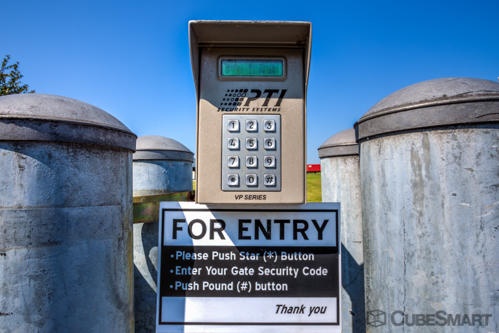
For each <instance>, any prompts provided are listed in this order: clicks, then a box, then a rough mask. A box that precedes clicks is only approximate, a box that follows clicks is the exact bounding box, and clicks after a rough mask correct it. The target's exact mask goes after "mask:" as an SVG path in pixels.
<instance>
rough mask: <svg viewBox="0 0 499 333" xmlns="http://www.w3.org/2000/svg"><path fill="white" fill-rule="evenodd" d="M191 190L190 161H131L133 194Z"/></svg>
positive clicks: (141, 194)
mask: <svg viewBox="0 0 499 333" xmlns="http://www.w3.org/2000/svg"><path fill="white" fill-rule="evenodd" d="M191 190H192V162H185V161H165V160H140V161H134V162H133V195H134V196H143V195H156V194H164V193H173V192H186V191H191Z"/></svg>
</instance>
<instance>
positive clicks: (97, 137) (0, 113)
mask: <svg viewBox="0 0 499 333" xmlns="http://www.w3.org/2000/svg"><path fill="white" fill-rule="evenodd" d="M136 139H137V136H136V135H135V134H133V133H132V132H131V131H130V130H129V129H128V128H127V127H126V126H125V125H123V123H121V122H120V121H119V120H118V119H116V118H115V117H113V116H112V115H110V114H109V113H107V112H105V111H103V110H101V109H99V108H97V107H95V106H92V105H90V104H87V103H84V102H81V101H78V100H75V99H72V98H68V97H62V96H55V95H44V94H16V95H7V96H2V97H0V141H43V142H64V143H78V144H89V145H97V146H102V147H107V148H119V149H126V150H131V151H134V150H135V141H136Z"/></svg>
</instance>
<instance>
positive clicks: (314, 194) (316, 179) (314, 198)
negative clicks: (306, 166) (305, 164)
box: [307, 172, 322, 202]
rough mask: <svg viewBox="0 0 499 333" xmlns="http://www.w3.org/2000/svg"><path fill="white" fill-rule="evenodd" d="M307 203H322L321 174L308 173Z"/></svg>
mask: <svg viewBox="0 0 499 333" xmlns="http://www.w3.org/2000/svg"><path fill="white" fill-rule="evenodd" d="M307 202H322V192H321V173H320V172H317V173H312V172H307Z"/></svg>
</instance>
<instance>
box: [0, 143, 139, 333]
mask: <svg viewBox="0 0 499 333" xmlns="http://www.w3.org/2000/svg"><path fill="white" fill-rule="evenodd" d="M131 166H132V154H131V151H130V150H110V149H102V147H98V146H89V145H80V144H75V143H46V142H27V141H24V142H0V170H1V173H0V313H1V314H2V315H1V316H0V328H1V329H0V330H1V331H2V332H132V331H133V320H134V319H133V318H134V315H133V275H132V267H133V266H132V251H131V250H132V184H131V179H132V168H131Z"/></svg>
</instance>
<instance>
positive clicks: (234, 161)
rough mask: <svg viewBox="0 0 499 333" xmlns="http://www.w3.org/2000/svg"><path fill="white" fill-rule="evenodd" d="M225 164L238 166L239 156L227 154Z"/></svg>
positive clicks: (230, 166) (232, 166)
mask: <svg viewBox="0 0 499 333" xmlns="http://www.w3.org/2000/svg"><path fill="white" fill-rule="evenodd" d="M227 160H228V161H227V166H228V167H229V168H232V169H234V168H236V169H237V168H239V157H238V156H229V158H228V159H227Z"/></svg>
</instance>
